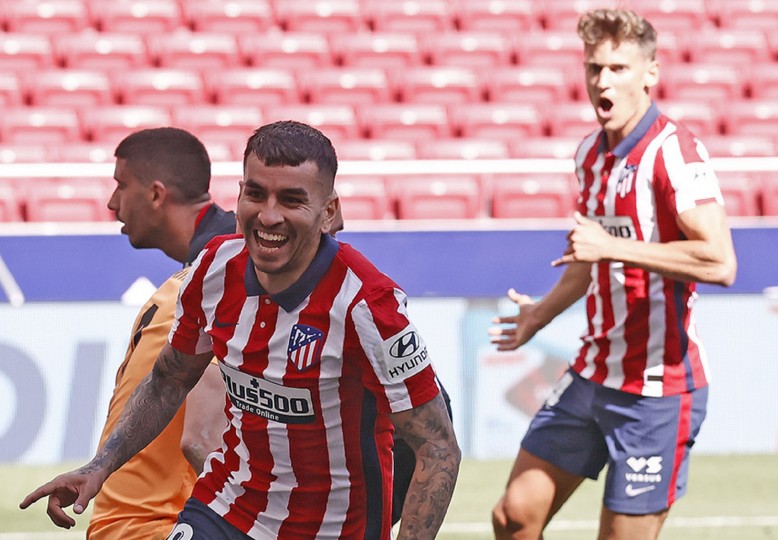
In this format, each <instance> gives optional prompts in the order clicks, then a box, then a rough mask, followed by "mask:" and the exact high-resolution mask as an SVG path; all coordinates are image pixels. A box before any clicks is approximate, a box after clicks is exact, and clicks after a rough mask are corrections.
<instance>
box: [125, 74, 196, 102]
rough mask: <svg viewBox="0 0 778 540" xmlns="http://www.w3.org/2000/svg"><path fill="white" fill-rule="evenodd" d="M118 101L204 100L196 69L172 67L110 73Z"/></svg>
mask: <svg viewBox="0 0 778 540" xmlns="http://www.w3.org/2000/svg"><path fill="white" fill-rule="evenodd" d="M113 84H114V87H115V88H116V92H117V95H118V98H119V100H120V102H121V103H124V104H130V105H170V106H176V105H181V104H187V103H188V104H194V103H206V102H207V101H208V99H207V97H206V96H207V94H206V92H205V84H204V83H203V79H202V77H201V76H200V74H199V73H198V72H197V71H193V70H186V69H176V68H138V69H133V70H129V71H120V72H117V73H114V74H113Z"/></svg>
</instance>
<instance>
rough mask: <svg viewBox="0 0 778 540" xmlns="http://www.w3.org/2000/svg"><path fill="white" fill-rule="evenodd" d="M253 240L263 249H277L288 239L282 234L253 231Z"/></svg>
mask: <svg viewBox="0 0 778 540" xmlns="http://www.w3.org/2000/svg"><path fill="white" fill-rule="evenodd" d="M254 239H255V240H256V241H257V244H259V245H260V246H262V247H263V248H265V249H278V248H280V247H281V246H283V245H284V244H286V243H287V242H288V241H289V237H288V236H286V235H284V234H272V233H266V232H262V231H254Z"/></svg>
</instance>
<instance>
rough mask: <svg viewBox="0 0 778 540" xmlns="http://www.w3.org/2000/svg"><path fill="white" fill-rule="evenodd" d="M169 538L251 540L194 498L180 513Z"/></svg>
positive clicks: (169, 539) (177, 539)
mask: <svg viewBox="0 0 778 540" xmlns="http://www.w3.org/2000/svg"><path fill="white" fill-rule="evenodd" d="M167 540H250V539H249V537H248V536H246V535H245V534H243V533H242V532H241V531H239V530H238V529H236V528H235V527H233V526H232V525H230V524H229V523H227V522H226V521H224V519H223V518H222V517H221V516H220V515H219V514H217V513H216V512H214V511H213V510H211V509H210V508H208V506H206V505H205V504H203V503H202V502H200V501H198V500H197V499H194V498H191V497H190V498H189V500H188V501H186V504H185V505H184V509H183V510H181V512H180V513H179V514H178V523H176V526H175V527H174V528H173V530H172V531H171V532H170V534H169V535H168V537H167Z"/></svg>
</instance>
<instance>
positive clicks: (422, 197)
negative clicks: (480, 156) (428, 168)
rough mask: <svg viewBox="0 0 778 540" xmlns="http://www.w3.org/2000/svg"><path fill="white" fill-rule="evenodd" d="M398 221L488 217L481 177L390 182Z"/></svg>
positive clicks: (408, 178)
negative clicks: (395, 202)
mask: <svg viewBox="0 0 778 540" xmlns="http://www.w3.org/2000/svg"><path fill="white" fill-rule="evenodd" d="M387 181H388V183H389V189H390V193H392V194H393V197H394V198H395V199H396V200H397V218H398V219H475V218H479V217H483V216H484V212H483V201H482V197H481V189H480V185H479V181H478V178H477V177H475V176H471V175H456V176H434V177H429V176H418V177H417V176H398V177H394V178H390V179H387Z"/></svg>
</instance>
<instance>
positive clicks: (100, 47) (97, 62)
mask: <svg viewBox="0 0 778 540" xmlns="http://www.w3.org/2000/svg"><path fill="white" fill-rule="evenodd" d="M52 39H53V43H54V53H55V54H56V56H57V58H58V59H60V61H61V62H62V63H63V64H64V65H65V66H66V67H67V68H70V69H103V70H106V71H117V70H123V69H128V68H134V67H145V66H148V65H150V62H151V60H150V59H149V57H148V54H147V52H146V44H145V42H144V41H143V38H142V37H141V36H139V35H136V34H117V33H111V32H99V33H98V32H93V31H89V30H87V31H84V32H79V33H76V34H62V35H59V36H54V37H53V38H52Z"/></svg>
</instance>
